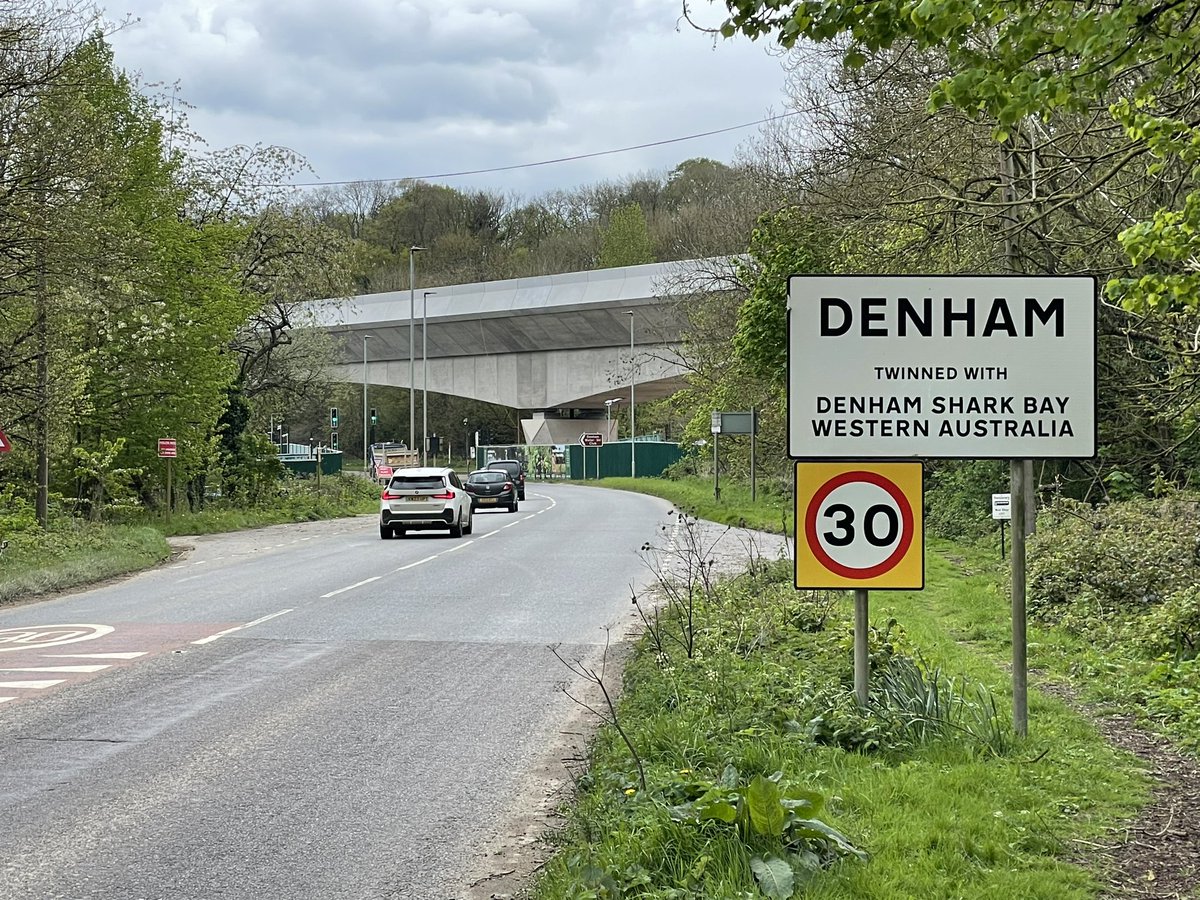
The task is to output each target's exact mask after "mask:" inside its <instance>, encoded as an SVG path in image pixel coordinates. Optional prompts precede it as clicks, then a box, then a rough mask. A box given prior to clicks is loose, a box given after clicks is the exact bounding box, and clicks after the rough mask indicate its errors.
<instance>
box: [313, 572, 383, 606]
mask: <svg viewBox="0 0 1200 900" xmlns="http://www.w3.org/2000/svg"><path fill="white" fill-rule="evenodd" d="M382 577H383V576H382V575H376V576H375V577H373V578H367V579H365V580H363V581H360V582H358V583H357V584H352V585H349V586H348V587H344V588H338V589H337V590H336V591H330V592H329V593H328V594H322V595H321V599H322V600H328V599H329V598H330V597H336V596H337V595H338V594H344V593H346V591H352V590H354V589H355V588H356V587H362V586H363V585H364V584H370V583H371V582H372V581H378V580H379V579H380V578H382Z"/></svg>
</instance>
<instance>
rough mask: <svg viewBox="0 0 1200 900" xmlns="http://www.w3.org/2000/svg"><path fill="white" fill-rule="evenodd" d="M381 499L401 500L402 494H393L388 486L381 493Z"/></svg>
mask: <svg viewBox="0 0 1200 900" xmlns="http://www.w3.org/2000/svg"><path fill="white" fill-rule="evenodd" d="M379 499H380V500H399V499H400V494H393V493H392V492H391V491H390V490H388V489H387V488H384V489H383V493H382V494H380V495H379Z"/></svg>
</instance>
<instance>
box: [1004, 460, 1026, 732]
mask: <svg viewBox="0 0 1200 900" xmlns="http://www.w3.org/2000/svg"><path fill="white" fill-rule="evenodd" d="M1009 478H1010V479H1011V480H1012V495H1013V497H1014V498H1016V502H1014V503H1013V504H1012V526H1013V527H1012V668H1013V672H1012V683H1013V730H1014V731H1015V732H1016V733H1017V734H1018V735H1020V736H1021V737H1025V736H1026V735H1027V734H1028V733H1029V705H1028V684H1029V682H1028V677H1029V673H1028V656H1027V653H1026V651H1027V644H1026V638H1027V635H1028V629H1027V627H1026V622H1025V535H1026V531H1025V522H1026V512H1027V510H1026V509H1025V462H1024V460H1020V459H1014V460H1013V461H1012V462H1011V463H1010V464H1009Z"/></svg>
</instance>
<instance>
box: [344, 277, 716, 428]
mask: <svg viewBox="0 0 1200 900" xmlns="http://www.w3.org/2000/svg"><path fill="white" fill-rule="evenodd" d="M728 269H729V261H728V260H726V259H710V260H686V261H681V262H671V263H653V264H650V265H643V266H627V267H623V268H614V269H596V270H592V271H587V272H568V273H565V274H561V275H547V276H541V277H536V278H518V279H510V280H505V281H487V282H479V283H476V284H454V285H437V286H433V285H431V286H429V287H418V288H417V289H416V290H415V291H413V292H411V294H410V292H409V291H389V292H386V293H380V294H363V295H360V296H357V297H351V298H348V299H346V300H344V301H340V302H339V303H337V304H336V305H334V306H332V307H331V306H330V304H329V303H328V301H327V302H326V304H325V309H324V311H323V312H322V313H321V323H322V325H323V327H325V328H326V329H327V330H328V331H330V332H332V333H334V334H336V335H338V336H340V337H341V338H342V339H343V340H342V344H341V354H342V355H341V357H340V361H339V362H338V363H337V364H336V365H335V368H334V377H335V378H336V379H337V380H341V381H348V382H357V383H361V382H362V381H363V380H364V376H363V373H364V369H365V372H366V381H367V382H368V383H370V384H376V385H392V386H396V387H410V386H411V385H410V383H409V372H410V362H409V359H410V357H409V335H410V322H412V323H413V326H414V327H413V330H412V332H411V333H412V337H413V343H414V345H415V348H414V349H415V353H414V354H413V364H412V369H413V376H414V379H413V380H415V382H416V384H415V388H416V389H417V390H421V389H422V388H423V387H425V388H427V389H428V390H429V391H431V392H435V393H440V394H449V395H452V396H457V397H467V398H471V399H475V400H484V401H487V402H489V403H497V404H500V405H503V406H509V407H513V408H515V409H518V410H520V411H521V413H522V419H521V427H522V430H523V432H524V438H525V442H526V443H529V444H543V445H544V444H563V443H574V442H576V441H578V439H579V435H580V434H581V433H583V432H588V431H600V432H603V431H604V424H605V422H604V416H603V415H602V413H603V412H604V409H605V405H604V401H605V400H607V399H610V398H613V397H622V398H624V399H626V401H627V400H628V397H629V386H630V384H631V383H632V384H633V385H634V391H635V399H636V401H637V402H638V403H639V404H641V403H642V402H644V401H648V400H656V399H659V398H662V397H665V396H668V395H669V394H671V393H674V392H675V391H677V390H679V389H680V388H681V387H682V386H683V384H684V382H683V375H684V372H685V370H684V368H683V366H682V365H681V364H680V362H681V360H680V356H679V349H680V335H681V331H682V328H683V325H684V315H683V312H682V311H681V309H680V308H679V299H680V297H681V296H683V295H686V294H689V293H693V292H694V291H695V285H697V284H701V283H703V284H712V283H713V279H714V277H717V276H716V275H715V273H721V272H725V273H728ZM726 283H728V282H726ZM423 315H424V319H425V321H426V323H427V329H428V330H427V332H426V333H425V334H424V336H423V335H422V316H423ZM631 335H632V352H631V346H630V344H631ZM364 338H366V339H365V340H364ZM423 338H424V342H425V345H426V348H427V349H426V351H425V354H424V355H423V353H422V342H423ZM364 348H365V357H364ZM364 358H365V360H366V362H365V364H364ZM426 359H427V360H428V375H427V379H428V381H427V383H426V382H425V381H424V379H423V376H424V374H425V371H426V365H425V362H424V361H425V360H426ZM597 411H599V412H600V413H601V415H597V414H596V412H597ZM526 416H527V417H526ZM612 427H615V423H613V426H612ZM613 438H614V435H613V434H609V435H607V436H606V439H613Z"/></svg>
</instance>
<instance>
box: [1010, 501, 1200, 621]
mask: <svg viewBox="0 0 1200 900" xmlns="http://www.w3.org/2000/svg"><path fill="white" fill-rule="evenodd" d="M1197 582H1200V499H1196V498H1189V497H1187V496H1184V495H1179V496H1175V497H1171V498H1168V499H1160V500H1144V499H1139V500H1127V501H1123V502H1119V503H1110V504H1105V505H1103V506H1098V507H1092V506H1089V505H1088V504H1086V503H1081V502H1079V501H1075V500H1067V499H1060V500H1056V501H1054V502H1053V503H1052V504H1050V505H1049V506H1048V507H1046V509H1045V510H1044V511H1043V514H1042V515H1041V517H1039V521H1038V532H1037V534H1036V535H1034V536H1033V538H1032V539H1031V540H1030V543H1029V569H1028V592H1029V593H1028V603H1029V611H1030V613H1031V615H1033V616H1035V617H1036V618H1039V619H1041V620H1042V621H1045V622H1057V623H1061V624H1063V625H1064V626H1066V627H1068V628H1070V629H1071V630H1073V631H1076V632H1078V633H1088V634H1093V635H1094V633H1095V630H1096V629H1097V628H1098V627H1101V626H1103V627H1107V626H1108V624H1110V623H1114V622H1117V621H1122V620H1126V619H1129V618H1132V617H1137V616H1141V615H1143V614H1145V613H1147V612H1149V611H1150V610H1151V609H1152V608H1153V607H1154V606H1156V605H1157V604H1159V603H1160V602H1162V600H1163V599H1164V598H1165V597H1167V596H1168V595H1169V594H1171V593H1172V592H1174V591H1177V590H1181V589H1183V588H1185V587H1188V586H1190V585H1193V584H1195V583H1197Z"/></svg>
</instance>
